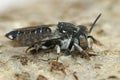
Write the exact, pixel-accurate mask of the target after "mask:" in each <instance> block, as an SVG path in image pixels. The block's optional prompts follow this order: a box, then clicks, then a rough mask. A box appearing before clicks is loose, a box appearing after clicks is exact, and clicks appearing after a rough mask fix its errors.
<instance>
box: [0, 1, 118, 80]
mask: <svg viewBox="0 0 120 80" xmlns="http://www.w3.org/2000/svg"><path fill="white" fill-rule="evenodd" d="M99 13H102V16H101V18H100V19H99V21H98V22H97V24H96V26H95V28H94V30H93V31H92V35H93V36H95V38H97V39H98V40H99V41H100V42H102V44H104V48H101V47H100V48H98V47H97V46H93V48H94V50H95V52H96V53H98V54H99V56H98V57H94V58H93V59H92V60H91V61H89V62H86V61H84V59H83V60H82V62H81V58H79V60H78V63H80V64H82V65H83V66H84V67H83V66H81V65H79V68H81V69H82V71H81V69H80V71H79V70H77V69H79V68H76V67H78V66H76V65H74V66H73V67H68V69H70V70H71V72H72V71H76V72H77V71H78V72H77V73H78V74H77V75H78V76H79V78H80V80H109V76H111V75H113V76H116V75H117V77H114V78H115V79H114V80H120V43H119V41H120V34H119V31H120V22H119V21H120V0H19V1H18V0H0V37H1V38H0V62H2V61H6V60H9V59H10V58H11V55H12V56H13V55H15V54H16V53H17V54H18V53H19V54H21V53H23V52H24V51H23V50H22V49H21V48H20V50H19V51H18V49H17V48H13V47H12V46H11V45H10V44H9V43H8V41H10V40H8V39H7V38H5V37H4V35H5V34H6V33H7V32H9V31H11V30H14V29H16V28H21V27H26V26H30V25H41V24H57V23H58V22H60V21H65V22H71V23H74V24H76V25H79V24H83V25H86V26H87V27H88V28H89V26H90V24H91V23H92V22H93V21H94V20H95V18H96V17H97V16H98V14H99ZM104 51H106V52H104ZM23 54H25V53H23ZM6 56H7V57H6ZM71 61H72V62H73V63H69V62H71ZM11 62H12V61H11ZM61 62H63V63H67V62H68V63H67V64H69V65H70V66H72V65H73V64H74V63H76V62H77V61H75V62H74V61H73V60H72V59H70V61H69V59H68V61H67V60H63V61H62V60H61ZM96 63H97V64H102V68H101V69H94V66H96V65H95V64H96ZM13 64H14V63H13ZM30 64H31V63H30ZM36 64H37V63H35V65H36ZM43 64H44V63H43ZM0 65H1V64H0ZM31 65H32V64H31ZM6 66H7V68H8V67H9V68H8V71H6V68H5V65H4V66H2V67H1V68H0V75H1V76H0V79H1V80H14V78H10V75H11V76H13V74H14V73H15V72H16V71H15V69H14V67H13V66H11V65H10V63H7V64H6ZM88 66H89V68H88ZM99 66H100V65H99ZM35 67H36V68H38V67H37V65H36V66H35ZM27 68H28V70H27V69H25V67H22V69H21V68H19V67H18V68H17V69H18V70H17V71H18V72H20V71H19V69H20V70H23V71H26V72H27V71H29V69H33V68H34V67H30V68H29V66H28V67H27ZM71 72H69V71H68V74H67V77H61V76H60V77H59V78H58V79H56V78H57V77H58V75H57V74H56V75H57V76H56V75H55V74H54V75H55V77H53V75H52V74H49V72H48V73H47V75H46V76H47V77H48V80H63V78H64V80H75V79H74V78H73V77H70V76H71ZM3 73H4V74H3ZM10 73H11V74H10ZM32 73H33V74H35V75H31V76H32V79H30V80H33V79H35V78H36V76H37V75H38V74H39V73H41V74H45V73H44V69H43V72H41V71H38V72H36V73H35V72H32ZM83 74H84V75H83ZM89 74H91V75H89ZM6 75H7V77H5V76H6ZM9 78H10V79H9ZM68 78H70V79H68ZM15 80H17V79H15ZM24 80H27V79H24ZM110 80H113V78H112V79H111V78H110Z"/></svg>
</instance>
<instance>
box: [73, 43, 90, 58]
mask: <svg viewBox="0 0 120 80" xmlns="http://www.w3.org/2000/svg"><path fill="white" fill-rule="evenodd" d="M74 46H75V47H76V49H77V50H78V51H79V52H80V53H81V54H82V56H83V57H85V58H86V59H88V60H90V56H89V55H88V54H87V53H86V52H85V51H84V50H83V49H82V47H81V46H79V45H78V44H76V43H74Z"/></svg>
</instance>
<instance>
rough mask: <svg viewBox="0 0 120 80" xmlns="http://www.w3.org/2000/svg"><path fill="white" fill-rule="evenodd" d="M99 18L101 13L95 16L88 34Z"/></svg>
mask: <svg viewBox="0 0 120 80" xmlns="http://www.w3.org/2000/svg"><path fill="white" fill-rule="evenodd" d="M100 16H101V13H100V14H99V15H98V16H97V18H96V19H95V21H94V22H93V24H92V25H91V28H90V30H89V33H91V31H92V29H93V27H94V25H95V23H96V22H97V20H98V19H99V18H100Z"/></svg>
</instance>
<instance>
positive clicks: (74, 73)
mask: <svg viewBox="0 0 120 80" xmlns="http://www.w3.org/2000/svg"><path fill="white" fill-rule="evenodd" d="M76 74H77V72H73V76H74V78H75V80H79V79H78V77H77V75H76Z"/></svg>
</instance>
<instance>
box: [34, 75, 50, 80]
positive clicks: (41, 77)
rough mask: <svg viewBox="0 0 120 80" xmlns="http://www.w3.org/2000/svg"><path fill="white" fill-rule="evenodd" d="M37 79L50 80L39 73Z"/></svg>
mask: <svg viewBox="0 0 120 80" xmlns="http://www.w3.org/2000/svg"><path fill="white" fill-rule="evenodd" d="M36 80H48V79H47V78H46V77H45V76H43V75H38V77H37V79H36Z"/></svg>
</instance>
